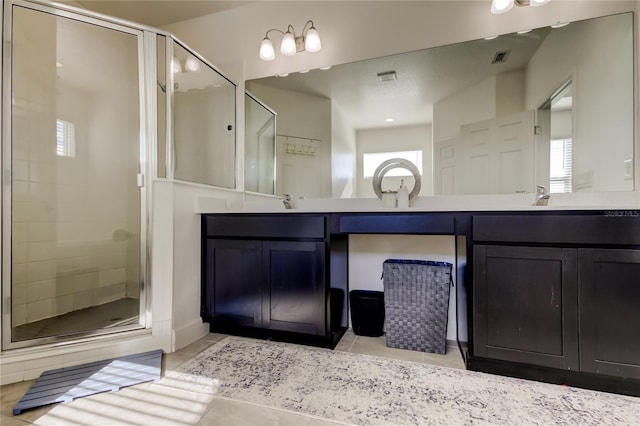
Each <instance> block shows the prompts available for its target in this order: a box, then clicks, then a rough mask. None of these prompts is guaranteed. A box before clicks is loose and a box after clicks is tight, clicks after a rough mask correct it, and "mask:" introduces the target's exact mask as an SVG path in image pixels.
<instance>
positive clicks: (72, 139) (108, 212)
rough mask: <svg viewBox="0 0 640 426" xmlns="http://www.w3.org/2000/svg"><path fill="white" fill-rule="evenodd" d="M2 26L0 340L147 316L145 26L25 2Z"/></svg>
mask: <svg viewBox="0 0 640 426" xmlns="http://www.w3.org/2000/svg"><path fill="white" fill-rule="evenodd" d="M7 31H9V32H8V33H5V37H6V38H9V39H10V47H11V50H10V52H11V56H10V59H8V58H7V57H6V56H5V58H4V60H5V64H4V67H5V68H4V70H5V73H7V72H8V71H10V73H9V75H10V85H9V86H8V87H10V90H11V106H10V121H9V122H10V132H11V133H10V147H8V146H6V145H5V146H3V149H4V153H5V155H4V167H5V169H7V168H10V171H11V181H10V187H9V188H8V187H7V182H6V181H5V185H4V191H5V193H4V194H5V199H10V200H11V203H10V214H11V221H10V226H11V228H10V231H11V232H10V234H11V243H10V244H11V245H10V248H11V258H10V270H11V277H10V289H7V287H6V286H5V287H4V288H3V303H5V305H4V307H5V308H6V307H7V305H9V307H10V321H7V318H6V316H5V318H3V319H4V322H5V326H4V327H5V328H4V332H3V345H4V346H5V347H20V346H27V345H31V344H34V343H42V342H46V341H53V340H59V339H60V338H61V336H66V337H65V338H69V337H78V336H80V335H88V334H94V333H104V332H111V331H119V330H123V329H130V328H136V327H142V326H143V325H144V315H140V312H141V308H143V307H144V306H145V303H144V300H142V299H143V298H142V297H141V289H142V288H143V283H144V268H141V265H143V264H144V262H145V259H144V250H143V249H142V248H143V242H144V236H145V233H144V228H143V225H144V221H142V220H141V217H142V212H143V210H144V209H143V207H144V204H142V200H143V195H144V194H143V193H142V192H143V191H144V189H142V188H141V187H139V182H140V181H141V180H142V179H141V175H140V173H141V159H142V158H143V153H144V149H143V145H142V143H141V134H142V132H141V122H142V120H141V106H140V105H141V102H140V99H141V90H140V87H141V63H142V61H141V59H140V58H141V57H142V55H141V46H142V32H139V31H135V30H132V29H129V28H127V27H119V26H116V25H112V24H107V23H102V22H101V21H97V20H94V19H90V18H84V17H79V16H75V15H72V14H67V13H66V12H60V11H55V10H53V9H50V8H47V7H44V6H42V7H33V8H31V7H29V8H27V7H23V6H19V5H12V19H11V26H10V28H9V30H7ZM6 61H9V64H10V68H9V67H8V66H7V63H6ZM6 87H7V79H6V77H5V88H6ZM6 117H7V116H6V115H5V120H7V118H6ZM6 123H7V121H5V125H6ZM6 134H7V133H6V132H5V135H6ZM4 143H5V144H7V141H6V140H5V142H4ZM7 154H9V155H7ZM8 159H10V160H8ZM8 162H9V164H7V163H8ZM9 193H10V195H8V194H9ZM6 212H7V211H6V207H5V214H6ZM4 229H5V230H6V229H7V228H6V225H5V228H4ZM4 238H7V237H6V236H5V237H4ZM6 244H7V243H6V242H5V247H6ZM5 258H6V256H5ZM3 261H4V262H5V263H4V265H5V267H6V266H8V265H7V262H8V260H7V259H4V260H3ZM5 281H6V280H5ZM7 290H9V291H7ZM7 297H10V302H7V301H6V300H7ZM4 312H5V315H6V312H7V309H4ZM7 322H9V323H10V330H7V325H6V323H7ZM7 331H10V333H7ZM7 334H9V335H10V341H7V340H8V339H7Z"/></svg>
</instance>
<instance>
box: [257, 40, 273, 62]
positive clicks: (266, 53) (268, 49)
mask: <svg viewBox="0 0 640 426" xmlns="http://www.w3.org/2000/svg"><path fill="white" fill-rule="evenodd" d="M275 58H276V52H275V51H274V50H273V44H271V40H269V39H268V38H267V37H265V38H264V39H263V40H262V43H260V59H262V60H263V61H273V60H274V59H275Z"/></svg>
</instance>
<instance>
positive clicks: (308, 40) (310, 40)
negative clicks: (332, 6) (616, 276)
mask: <svg viewBox="0 0 640 426" xmlns="http://www.w3.org/2000/svg"><path fill="white" fill-rule="evenodd" d="M321 48H322V44H321V43H320V35H319V34H318V30H316V29H315V27H311V28H309V31H307V35H306V37H305V40H304V49H305V50H306V51H309V52H317V51H318V50H320V49H321Z"/></svg>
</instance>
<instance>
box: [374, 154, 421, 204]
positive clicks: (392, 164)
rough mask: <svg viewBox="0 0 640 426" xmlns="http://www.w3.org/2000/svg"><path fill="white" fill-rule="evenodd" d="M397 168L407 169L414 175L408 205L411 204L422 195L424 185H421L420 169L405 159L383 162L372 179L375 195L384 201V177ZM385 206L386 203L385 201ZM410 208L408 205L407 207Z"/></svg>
mask: <svg viewBox="0 0 640 426" xmlns="http://www.w3.org/2000/svg"><path fill="white" fill-rule="evenodd" d="M397 168H402V169H406V170H408V171H410V172H411V174H413V177H414V179H415V182H414V185H413V189H412V190H411V192H409V195H408V203H407V204H409V203H411V200H413V199H414V198H416V197H417V196H418V194H419V193H420V187H421V185H422V183H421V179H420V171H419V170H418V168H417V167H416V165H415V164H413V163H412V162H411V161H409V160H407V159H404V158H391V159H389V160H387V161H383V162H382V163H381V164H380V165H379V166H378V168H376V171H375V172H374V173H373V179H372V184H373V192H375V194H376V195H377V196H378V198H380V199H381V200H382V192H383V191H382V179H383V178H384V176H385V175H386V174H387V173H388V172H389V171H390V170H393V169H397ZM383 204H384V201H383ZM407 207H408V205H407Z"/></svg>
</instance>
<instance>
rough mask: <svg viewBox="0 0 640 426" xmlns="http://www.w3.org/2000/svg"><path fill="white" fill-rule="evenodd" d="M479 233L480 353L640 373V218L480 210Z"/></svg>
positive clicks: (476, 302)
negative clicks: (488, 213) (482, 213)
mask: <svg viewBox="0 0 640 426" xmlns="http://www.w3.org/2000/svg"><path fill="white" fill-rule="evenodd" d="M605 230H606V231H607V232H603V231H605ZM473 237H474V245H473V302H472V312H473V326H472V329H473V330H472V332H473V349H472V357H475V358H480V359H486V360H494V361H495V360H498V361H507V362H513V363H518V364H515V365H510V366H507V367H506V370H508V371H509V372H510V374H516V375H517V373H513V372H514V371H517V369H518V367H517V365H520V366H542V367H550V368H553V369H562V370H568V371H569V370H570V371H578V372H585V373H593V374H597V375H608V376H615V377H620V378H624V379H640V356H638V354H640V333H639V332H638V331H637V327H638V324H640V217H637V216H629V217H626V216H622V217H619V216H607V215H605V214H600V215H576V216H572V215H538V216H534V215H507V214H504V215H479V216H476V217H474V220H473ZM472 364H473V362H472ZM494 365H495V363H494ZM480 369H483V367H481V368H480ZM490 369H493V370H492V371H500V368H495V369H494V367H491V368H490ZM535 374H536V373H535V372H534V373H533V374H532V375H531V377H536V375H535ZM562 377H563V378H565V376H562Z"/></svg>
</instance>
